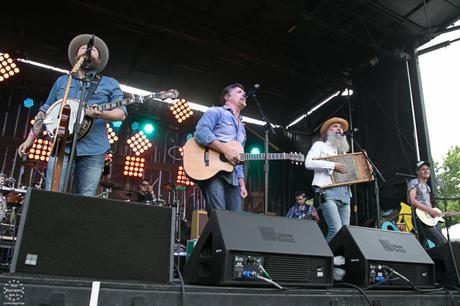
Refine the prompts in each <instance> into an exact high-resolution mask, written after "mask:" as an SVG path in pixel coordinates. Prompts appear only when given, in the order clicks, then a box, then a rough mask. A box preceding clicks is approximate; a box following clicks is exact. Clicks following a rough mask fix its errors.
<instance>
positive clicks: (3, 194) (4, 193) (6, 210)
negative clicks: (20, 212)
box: [0, 173, 26, 223]
mask: <svg viewBox="0 0 460 306" xmlns="http://www.w3.org/2000/svg"><path fill="white" fill-rule="evenodd" d="M15 183H16V180H15V179H14V178H9V177H6V176H5V175H4V174H3V173H0V221H1V222H2V223H3V222H4V221H5V220H4V219H5V217H6V216H7V215H10V211H11V210H17V209H19V208H20V207H21V205H22V201H23V199H24V194H25V193H26V190H25V189H23V188H15V187H14V185H15Z"/></svg>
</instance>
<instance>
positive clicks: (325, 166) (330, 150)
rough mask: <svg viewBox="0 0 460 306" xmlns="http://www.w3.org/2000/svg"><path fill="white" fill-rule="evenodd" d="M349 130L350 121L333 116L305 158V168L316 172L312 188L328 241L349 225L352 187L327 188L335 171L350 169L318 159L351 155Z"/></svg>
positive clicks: (322, 128) (321, 129) (324, 124)
mask: <svg viewBox="0 0 460 306" xmlns="http://www.w3.org/2000/svg"><path fill="white" fill-rule="evenodd" d="M348 128H349V126H348V121H347V120H345V119H343V118H339V117H333V118H330V119H328V120H326V121H325V122H324V123H323V124H322V125H321V128H320V134H321V135H320V136H321V139H320V140H319V141H316V142H315V143H314V144H313V146H312V147H311V149H310V151H309V152H308V154H307V157H306V158H305V167H306V168H307V169H309V170H313V171H314V177H313V181H312V186H313V189H314V191H315V194H316V196H317V199H318V201H319V205H320V209H321V210H322V214H323V217H324V220H325V221H326V223H327V227H328V232H327V236H326V240H327V241H328V242H329V241H330V240H331V239H332V237H334V235H335V234H336V233H337V232H338V231H339V230H340V228H341V227H342V226H343V225H348V224H350V197H351V191H350V187H349V186H339V187H333V188H325V187H327V186H328V185H330V184H332V174H333V173H334V171H336V172H340V173H346V172H347V171H348V170H347V168H346V166H345V165H344V164H342V163H338V162H337V163H336V162H332V161H327V160H321V159H318V158H322V157H326V156H331V155H338V154H344V153H346V152H348V150H349V149H350V146H349V144H348V141H347V138H346V136H344V132H346V131H347V130H348Z"/></svg>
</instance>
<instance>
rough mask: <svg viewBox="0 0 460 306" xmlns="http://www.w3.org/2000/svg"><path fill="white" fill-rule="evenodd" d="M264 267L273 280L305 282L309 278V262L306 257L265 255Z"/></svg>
mask: <svg viewBox="0 0 460 306" xmlns="http://www.w3.org/2000/svg"><path fill="white" fill-rule="evenodd" d="M265 269H266V270H267V272H268V273H269V274H270V276H271V277H272V279H273V280H275V281H279V282H302V283H303V282H306V281H310V280H311V263H310V258H308V257H297V256H280V255H268V256H265Z"/></svg>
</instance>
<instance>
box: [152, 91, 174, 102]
mask: <svg viewBox="0 0 460 306" xmlns="http://www.w3.org/2000/svg"><path fill="white" fill-rule="evenodd" d="M153 96H154V97H155V98H157V99H161V100H164V99H168V98H170V99H176V98H177V97H179V91H178V90H177V89H169V90H162V91H160V92H157V93H154V94H153Z"/></svg>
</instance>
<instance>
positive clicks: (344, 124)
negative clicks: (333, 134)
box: [320, 117, 348, 135]
mask: <svg viewBox="0 0 460 306" xmlns="http://www.w3.org/2000/svg"><path fill="white" fill-rule="evenodd" d="M334 123H340V124H341V125H342V128H343V131H344V132H346V131H348V121H347V120H345V119H343V118H339V117H333V118H330V119H327V120H326V121H325V122H324V123H323V125H322V126H321V130H320V134H321V135H324V134H325V133H326V132H327V130H328V129H329V127H330V126H331V125H333V124H334Z"/></svg>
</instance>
